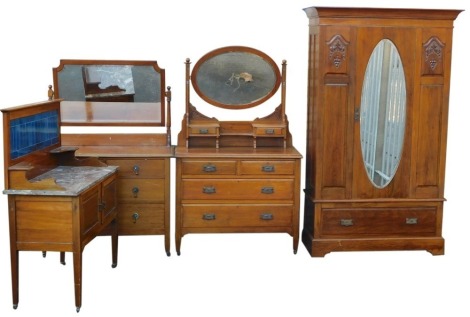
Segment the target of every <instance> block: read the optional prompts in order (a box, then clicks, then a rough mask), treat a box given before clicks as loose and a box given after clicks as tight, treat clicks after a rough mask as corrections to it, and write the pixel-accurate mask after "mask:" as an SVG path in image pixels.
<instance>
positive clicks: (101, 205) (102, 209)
mask: <svg viewBox="0 0 470 317" xmlns="http://www.w3.org/2000/svg"><path fill="white" fill-rule="evenodd" d="M105 209H106V203H105V202H104V201H103V202H101V203H99V204H98V210H99V211H104V210H105Z"/></svg>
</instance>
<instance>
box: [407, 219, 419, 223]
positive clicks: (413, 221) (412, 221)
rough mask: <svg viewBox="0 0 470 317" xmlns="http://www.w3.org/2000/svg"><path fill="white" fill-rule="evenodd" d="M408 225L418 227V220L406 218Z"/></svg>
mask: <svg viewBox="0 0 470 317" xmlns="http://www.w3.org/2000/svg"><path fill="white" fill-rule="evenodd" d="M406 224H407V225H417V224H418V218H406Z"/></svg>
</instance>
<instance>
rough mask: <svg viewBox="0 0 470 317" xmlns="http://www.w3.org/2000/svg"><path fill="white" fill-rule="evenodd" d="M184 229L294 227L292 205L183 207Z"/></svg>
mask: <svg viewBox="0 0 470 317" xmlns="http://www.w3.org/2000/svg"><path fill="white" fill-rule="evenodd" d="M182 209H183V227H186V228H190V227H198V228H204V227H266V226H283V227H284V226H292V214H293V206H292V205H183V206H182Z"/></svg>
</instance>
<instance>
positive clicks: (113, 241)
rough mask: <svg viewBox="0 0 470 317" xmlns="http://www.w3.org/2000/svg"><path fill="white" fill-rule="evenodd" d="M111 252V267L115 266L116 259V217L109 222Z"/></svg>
mask: <svg viewBox="0 0 470 317" xmlns="http://www.w3.org/2000/svg"><path fill="white" fill-rule="evenodd" d="M111 227H112V230H111V232H112V233H111V252H112V261H113V262H112V264H111V267H113V268H115V267H116V266H117V261H118V227H117V221H116V219H115V220H113V221H112V222H111Z"/></svg>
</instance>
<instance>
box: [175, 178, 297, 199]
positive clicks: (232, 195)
mask: <svg viewBox="0 0 470 317" xmlns="http://www.w3.org/2000/svg"><path fill="white" fill-rule="evenodd" d="M181 192H182V198H183V199H187V200H191V199H197V200H201V199H203V200H207V199H208V200H218V199H243V200H247V199H255V200H274V199H282V200H292V199H293V197H294V181H293V180H292V179H276V180H251V179H249V180H224V179H207V180H206V179H185V180H183V182H182V190H181Z"/></svg>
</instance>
